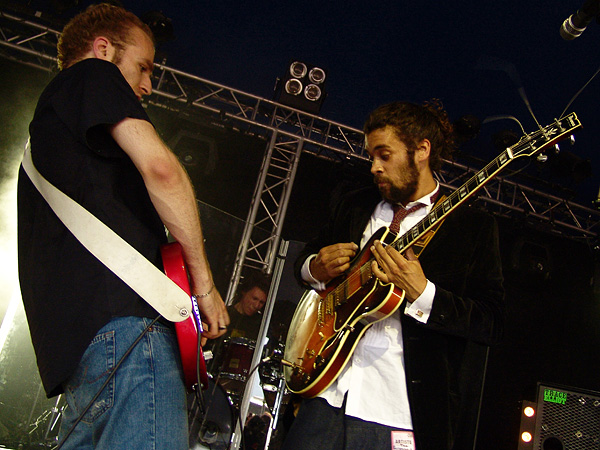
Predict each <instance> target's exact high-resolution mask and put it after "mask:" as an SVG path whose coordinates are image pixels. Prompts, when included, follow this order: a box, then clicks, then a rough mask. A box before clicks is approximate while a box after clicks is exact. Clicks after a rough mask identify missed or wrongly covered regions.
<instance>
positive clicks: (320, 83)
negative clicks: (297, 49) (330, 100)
mask: <svg viewBox="0 0 600 450" xmlns="http://www.w3.org/2000/svg"><path fill="white" fill-rule="evenodd" d="M326 78H327V75H326V72H325V70H324V69H322V68H321V67H317V66H313V65H310V64H307V63H304V62H301V61H297V60H295V61H292V62H291V63H290V64H289V66H288V69H287V70H286V71H285V73H284V76H283V77H282V78H281V79H279V80H278V82H277V86H276V91H275V100H276V101H278V102H280V103H282V104H284V105H287V106H291V107H292V108H297V109H300V110H302V111H306V112H308V113H312V114H318V113H319V111H320V110H321V106H322V104H323V101H324V100H325V96H326V95H325V79H326Z"/></svg>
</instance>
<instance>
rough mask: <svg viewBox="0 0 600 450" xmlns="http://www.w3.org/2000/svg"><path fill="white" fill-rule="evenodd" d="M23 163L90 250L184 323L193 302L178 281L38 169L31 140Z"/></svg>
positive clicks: (155, 304)
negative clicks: (34, 161)
mask: <svg viewBox="0 0 600 450" xmlns="http://www.w3.org/2000/svg"><path fill="white" fill-rule="evenodd" d="M22 166H23V169H24V170H25V172H26V173H27V175H28V176H29V179H30V180H31V182H32V183H33V184H34V186H35V187H36V188H37V190H38V191H39V192H40V194H42V196H43V197H44V199H45V200H46V202H48V204H49V205H50V207H51V208H52V210H53V211H54V213H55V214H56V215H57V216H58V218H59V219H60V220H61V221H62V222H63V223H64V224H65V226H66V227H67V228H68V229H69V230H70V231H71V233H73V235H74V236H75V238H77V240H78V241H79V242H81V244H82V245H83V246H84V247H85V248H87V249H88V250H89V251H90V253H92V254H93V255H94V256H95V257H96V258H98V259H99V260H100V261H101V262H102V263H103V264H104V265H105V266H106V267H108V268H109V269H110V270H111V271H113V272H114V273H115V274H116V275H117V276H118V277H119V278H121V279H122V280H123V281H124V282H125V283H126V284H127V285H128V286H129V287H131V289H133V290H134V291H135V292H137V293H138V294H139V295H140V296H141V297H142V298H143V299H144V300H146V301H147V302H148V303H149V304H150V305H151V306H152V307H153V308H154V309H155V310H156V311H158V312H159V313H160V314H161V315H162V316H163V317H164V318H165V319H167V320H170V321H172V322H181V321H183V320H185V319H187V318H188V317H189V315H190V313H191V311H192V309H191V308H192V301H191V299H190V297H189V296H188V295H187V294H186V293H185V292H184V291H183V290H182V289H181V288H180V287H179V286H177V284H175V283H174V282H173V281H172V280H171V279H170V278H169V277H167V276H166V275H165V274H164V273H163V272H161V271H160V270H159V269H158V268H157V267H156V266H155V265H154V264H152V263H151V262H150V261H148V260H147V259H146V258H145V257H144V256H143V255H142V254H141V253H139V252H138V251H137V250H136V249H135V248H133V247H132V246H131V245H130V244H129V243H127V242H126V241H125V240H124V239H123V238H121V237H120V236H119V235H118V234H117V233H115V232H114V231H113V230H111V229H110V228H109V227H108V226H106V225H105V224H104V223H103V222H102V221H101V220H99V219H98V218H97V217H96V216H94V215H93V214H91V213H90V212H89V211H88V210H87V209H85V208H84V207H83V206H81V205H80V204H79V203H77V202H76V201H74V200H73V199H72V198H70V197H69V196H68V195H66V194H64V193H63V192H62V191H60V190H59V189H57V188H56V187H55V186H54V185H53V184H52V183H50V182H49V181H48V180H46V179H45V178H44V177H43V176H42V174H40V173H39V172H38V171H37V169H36V168H35V166H34V165H33V161H32V159H31V145H30V142H29V140H28V141H27V145H26V146H25V153H24V155H23V161H22Z"/></svg>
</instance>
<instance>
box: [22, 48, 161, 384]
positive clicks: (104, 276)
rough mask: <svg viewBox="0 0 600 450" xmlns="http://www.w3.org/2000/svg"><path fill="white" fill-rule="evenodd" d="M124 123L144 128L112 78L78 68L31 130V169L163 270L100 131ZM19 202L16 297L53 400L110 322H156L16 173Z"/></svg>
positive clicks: (151, 229)
mask: <svg viewBox="0 0 600 450" xmlns="http://www.w3.org/2000/svg"><path fill="white" fill-rule="evenodd" d="M127 117H131V118H136V119H142V120H146V121H150V120H149V119H148V116H147V115H146V112H145V111H144V109H143V107H142V105H141V104H140V102H139V100H138V99H137V97H136V96H135V94H134V92H133V90H132V88H131V87H130V86H129V84H128V83H127V81H126V80H125V79H124V78H123V76H122V74H121V72H120V70H119V68H118V67H117V66H116V65H114V64H112V63H110V62H107V61H102V60H99V59H95V58H92V59H86V60H83V61H81V62H79V63H77V64H75V65H74V66H72V67H70V68H68V69H66V70H64V71H62V72H61V73H59V74H58V75H57V76H56V77H55V78H54V80H52V81H51V82H50V84H49V85H48V86H47V87H46V89H45V90H44V92H43V93H42V95H41V97H40V100H39V102H38V105H37V108H36V111H35V115H34V118H33V120H32V122H31V124H30V126H29V132H30V138H31V149H32V152H31V154H32V159H33V163H34V165H35V166H36V168H37V169H38V171H39V172H40V173H41V174H42V175H43V176H44V177H45V178H46V179H47V180H48V181H50V182H51V183H52V184H54V185H55V186H56V187H57V188H59V189H60V190H61V191H63V192H64V193H65V194H67V195H69V196H70V197H71V198H72V199H74V200H75V201H77V202H78V203H79V204H81V205H82V206H83V207H85V208H86V209H87V210H88V211H90V212H91V213H92V214H94V215H95V216H96V217H97V218H98V219H100V220H101V221H102V222H104V223H105V224H106V225H108V226H109V227H110V228H111V229H112V230H113V231H115V232H116V233H117V234H118V235H119V236H121V237H122V238H123V239H125V240H126V241H127V242H129V243H130V244H131V245H132V246H133V247H134V248H136V249H137V250H138V251H139V252H140V253H142V254H143V255H144V256H145V257H146V258H148V260H150V261H151V262H152V263H154V264H155V265H156V266H157V267H159V268H161V269H162V263H161V261H160V253H159V247H160V244H162V243H164V242H166V235H165V230H164V226H163V224H162V222H161V220H160V217H159V216H158V214H157V212H156V210H155V209H154V207H153V205H152V203H151V201H150V197H149V195H148V192H147V190H146V188H145V186H144V183H143V180H142V177H141V175H140V174H139V172H138V171H137V169H136V168H135V166H134V165H133V162H132V161H131V159H130V158H129V157H128V156H127V155H126V153H125V152H124V151H123V150H122V149H121V148H120V147H119V146H118V145H117V143H116V142H115V141H114V140H113V139H112V137H111V136H110V134H109V132H108V129H107V125H109V124H116V123H118V122H120V121H121V120H123V119H125V118H127ZM17 195H18V220H19V225H18V226H19V228H18V241H19V281H20V285H21V293H22V297H23V303H24V305H25V311H26V314H27V320H28V322H29V328H30V332H31V337H32V341H33V345H34V348H35V352H36V356H37V361H38V367H39V370H40V375H41V377H42V381H43V384H44V388H45V389H46V393H47V395H48V396H53V395H56V394H59V393H60V392H62V387H61V383H62V382H64V381H65V380H66V379H67V378H68V376H69V375H70V374H71V373H72V371H73V370H74V369H75V367H76V366H77V364H78V363H79V360H80V359H81V356H82V355H83V352H84V351H85V349H86V348H87V346H88V344H89V342H90V341H91V339H92V338H93V336H94V335H95V334H96V332H97V331H98V330H99V329H100V328H102V327H103V326H104V325H105V324H106V323H108V322H109V321H110V320H111V318H113V317H120V316H141V317H151V318H154V317H156V316H157V315H158V313H157V312H156V311H155V310H154V309H153V308H152V307H150V306H149V305H148V304H147V303H146V302H145V301H144V300H142V299H141V298H140V297H139V296H138V295H137V294H136V293H135V292H134V291H133V290H131V289H130V288H129V287H128V286H127V285H126V284H125V283H123V281H121V280H120V279H119V278H118V277H117V276H116V275H115V274H113V273H112V272H111V271H110V270H109V269H107V268H106V267H105V266H104V265H102V263H100V262H99V261H98V260H97V259H96V258H95V257H94V256H93V255H92V254H91V253H89V252H88V251H87V250H86V249H85V248H84V247H83V246H82V245H81V244H80V243H79V241H77V240H76V239H75V238H74V236H73V235H72V234H71V233H70V232H69V231H68V230H67V229H66V228H65V226H64V225H63V224H62V222H61V221H60V220H59V219H58V218H57V217H56V215H54V213H53V212H52V210H51V209H50V207H49V206H48V205H47V203H46V202H45V201H44V199H43V198H42V197H41V195H40V194H39V193H38V191H37V190H36V189H35V187H34V186H33V185H32V184H31V181H30V180H29V178H28V177H27V175H26V174H25V172H24V171H23V169H22V168H21V170H20V172H19V182H18V194H17Z"/></svg>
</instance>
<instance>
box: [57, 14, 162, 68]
mask: <svg viewBox="0 0 600 450" xmlns="http://www.w3.org/2000/svg"><path fill="white" fill-rule="evenodd" d="M135 27H137V28H139V29H141V30H142V31H144V32H145V33H146V34H147V35H148V37H149V38H150V39H151V40H152V42H154V35H153V34H152V31H151V30H150V28H149V27H148V25H146V24H145V23H144V22H142V21H141V20H140V19H139V18H138V17H137V16H136V15H135V14H133V13H131V12H129V11H126V10H125V9H123V8H121V7H119V6H114V5H109V4H108V3H101V4H98V5H91V6H89V7H88V8H87V9H86V10H85V11H83V12H81V13H79V14H78V15H76V16H75V17H73V19H71V20H70V21H69V23H67V25H66V26H65V28H64V29H63V31H62V33H61V35H60V38H59V40H58V46H57V48H58V67H59V69H60V70H63V69H66V68H68V67H70V66H72V65H73V64H75V63H76V62H78V61H80V60H81V59H82V58H83V56H84V55H85V54H86V53H87V52H88V51H90V49H91V48H92V43H93V42H94V39H96V38H97V37H98V36H104V37H106V38H107V39H108V40H109V41H110V43H111V44H112V45H113V46H114V47H116V48H117V51H119V52H122V51H123V50H124V49H125V45H126V44H132V43H133V42H132V41H131V31H132V29H133V28H135Z"/></svg>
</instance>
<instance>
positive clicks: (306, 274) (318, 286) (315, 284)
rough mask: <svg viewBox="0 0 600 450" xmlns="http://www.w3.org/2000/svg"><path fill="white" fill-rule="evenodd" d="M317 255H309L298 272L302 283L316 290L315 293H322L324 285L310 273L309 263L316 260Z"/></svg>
mask: <svg viewBox="0 0 600 450" xmlns="http://www.w3.org/2000/svg"><path fill="white" fill-rule="evenodd" d="M316 256H317V255H310V256H309V257H308V258H306V261H304V264H302V269H301V270H300V276H301V277H302V279H303V280H304V281H306V282H307V283H308V284H310V286H311V287H312V288H313V289H315V290H317V291H322V290H324V289H325V283H323V282H322V281H319V280H317V279H315V278H314V277H313V276H312V274H311V273H310V262H311V261H312V260H313V259H315V258H316Z"/></svg>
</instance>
